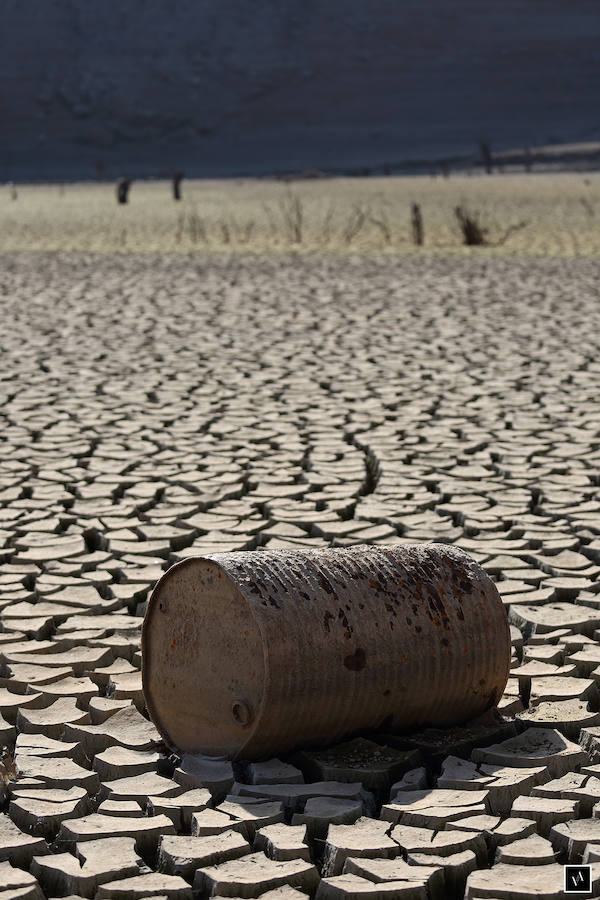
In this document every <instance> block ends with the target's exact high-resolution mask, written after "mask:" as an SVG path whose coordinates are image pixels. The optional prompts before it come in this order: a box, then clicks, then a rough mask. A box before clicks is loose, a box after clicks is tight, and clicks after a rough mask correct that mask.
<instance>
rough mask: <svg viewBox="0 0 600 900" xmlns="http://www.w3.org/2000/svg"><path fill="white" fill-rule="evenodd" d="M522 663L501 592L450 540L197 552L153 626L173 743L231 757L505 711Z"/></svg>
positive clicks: (159, 702) (167, 590)
mask: <svg viewBox="0 0 600 900" xmlns="http://www.w3.org/2000/svg"><path fill="white" fill-rule="evenodd" d="M509 667H510V632H509V626H508V621H507V616H506V612H505V610H504V607H503V605H502V601H501V600H500V597H499V595H498V591H497V590H496V587H495V585H494V583H493V582H492V581H491V579H490V578H489V577H488V575H486V573H485V572H484V571H483V569H482V568H481V567H480V566H479V565H478V564H477V563H476V562H475V561H474V560H472V559H471V558H470V557H469V556H468V555H467V554H466V553H464V552H463V551H461V550H459V549H457V548H456V547H452V546H449V545H446V544H422V545H393V546H355V547H350V548H342V549H326V550H312V551H311V550H297V551H296V550H294V551H287V550H276V551H269V550H264V551H251V552H236V553H214V554H210V555H207V556H205V557H192V558H190V559H186V560H184V561H183V562H180V563H178V564H177V565H175V566H173V567H172V568H171V569H169V570H168V572H166V573H165V575H163V577H162V578H161V579H160V581H159V582H158V583H157V585H156V587H155V589H154V591H153V593H152V596H151V599H150V602H149V604H148V609H147V612H146V617H145V620H144V625H143V632H142V675H143V686H144V695H145V698H146V705H147V708H148V712H149V713H150V717H151V719H152V721H153V722H154V724H155V725H156V727H157V728H158V730H159V731H160V733H161V734H162V736H163V738H164V739H165V741H166V743H167V744H168V745H169V746H171V747H173V748H175V749H178V750H182V751H186V752H201V753H206V754H208V755H212V756H219V755H220V756H226V757H228V758H230V759H260V758H264V757H269V756H270V757H272V756H276V755H277V754H279V753H282V752H284V751H286V750H290V749H292V748H294V747H298V746H323V745H325V744H330V743H333V742H335V741H337V740H340V739H341V738H343V737H345V736H347V735H351V734H357V733H360V732H363V733H366V732H368V731H372V730H377V729H381V728H383V729H385V730H386V731H388V732H405V731H407V730H409V729H412V728H418V727H423V726H426V725H431V726H437V727H442V726H449V725H454V724H459V723H461V722H465V721H467V720H469V719H471V718H474V717H476V716H477V715H479V714H480V713H483V712H484V711H485V710H486V709H488V708H490V707H492V706H494V705H496V704H497V702H498V700H499V698H500V696H501V695H502V692H503V691H504V687H505V685H506V682H507V679H508V673H509Z"/></svg>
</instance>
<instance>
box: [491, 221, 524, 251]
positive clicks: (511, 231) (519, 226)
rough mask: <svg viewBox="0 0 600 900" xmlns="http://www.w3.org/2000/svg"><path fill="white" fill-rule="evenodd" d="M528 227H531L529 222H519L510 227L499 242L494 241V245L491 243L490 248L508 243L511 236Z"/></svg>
mask: <svg viewBox="0 0 600 900" xmlns="http://www.w3.org/2000/svg"><path fill="white" fill-rule="evenodd" d="M528 225H529V222H517V224H516V225H510V226H509V228H507V229H506V231H505V232H504V234H503V235H502V237H501V238H499V239H498V240H497V241H494V242H493V243H491V244H490V246H491V247H500V246H501V245H502V244H505V243H506V241H507V240H508V239H509V237H510V236H511V234H515V232H517V231H521V230H522V229H523V228H527V226H528Z"/></svg>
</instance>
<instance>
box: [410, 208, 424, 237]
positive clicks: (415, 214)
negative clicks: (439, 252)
mask: <svg viewBox="0 0 600 900" xmlns="http://www.w3.org/2000/svg"><path fill="white" fill-rule="evenodd" d="M410 224H411V228H412V238H413V244H416V245H417V247H422V246H423V241H424V233H423V216H422V215H421V207H420V206H419V204H418V203H413V204H412V206H411V212H410Z"/></svg>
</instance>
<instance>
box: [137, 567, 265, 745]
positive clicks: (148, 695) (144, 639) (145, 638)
mask: <svg viewBox="0 0 600 900" xmlns="http://www.w3.org/2000/svg"><path fill="white" fill-rule="evenodd" d="M222 555H224V554H221V553H214V554H213V553H206V554H205V555H203V556H188V557H187V558H186V559H182V560H180V561H179V562H177V563H175V564H174V565H173V566H171V567H170V568H169V569H167V571H166V572H163V574H162V575H161V577H160V578H159V579H158V581H157V582H156V584H155V585H154V588H153V589H152V593H151V595H150V598H149V600H148V606H147V608H146V613H145V615H144V620H143V622H142V635H141V650H142V692H143V694H144V702H145V704H146V709H147V711H148V715H149V716H150V720H151V722H152V723H153V725H154V726H155V728H156V730H157V731H158V733H159V734H160V736H161V737H162V739H163V741H164V743H165V744H166V746H167V747H169V749H170V750H173V751H175V752H176V753H182V752H183V753H186V752H188V751H182V750H181V748H180V747H178V746H177V745H176V744H174V743H173V741H172V740H171V738H170V736H169V733H168V732H167V730H166V729H165V727H164V726H163V724H162V721H161V719H160V717H159V715H158V712H157V710H156V707H155V705H154V703H153V700H152V692H151V689H150V684H149V679H148V675H147V665H148V664H147V662H145V660H147V659H148V658H149V657H148V653H147V652H146V650H147V649H148V644H149V632H150V619H151V616H152V614H153V613H154V611H155V606H156V602H157V600H158V596H159V593H160V591H161V589H162V588H164V585H165V583H166V581H167V577H168V576H169V577H171V576H172V574H173V572H174V571H175V570H176V569H177V570H181V569H182V568H183V567H193V566H194V565H196V564H197V563H199V562H211V563H213V564H214V565H216V566H217V567H218V568H219V569H220V570H221V571H222V572H223V574H224V575H226V576H227V577H228V578H229V581H230V583H231V586H232V587H233V588H234V589H235V590H236V592H237V593H238V595H239V596H240V598H241V599H242V601H243V602H244V603H245V604H246V606H247V607H248V609H249V611H250V613H251V615H252V619H253V621H254V623H255V625H256V627H257V629H258V632H259V636H260V641H261V646H262V651H263V666H264V683H263V692H262V698H261V703H260V707H259V708H258V710H257V712H256V715H255V717H254V722H253V724H252V726H251V728H250V730H249V731H248V734H247V735H246V740H245V741H244V743H243V744H242V745H241V747H240V748H239V750H237V751H236V752H235V754H233V756H232V757H231V758H232V759H243V756H242V754H243V751H244V749H245V747H247V746H248V744H249V742H250V741H251V740H252V738H253V736H254V733H255V732H256V730H257V728H258V726H259V725H260V722H261V718H262V714H263V709H264V706H265V696H266V685H267V684H268V680H269V666H268V659H267V650H266V643H265V634H264V630H263V627H262V625H261V622H260V620H259V618H258V617H257V616H256V614H255V612H254V609H253V608H252V604H251V603H249V602H248V599H247V597H246V596H245V595H244V592H243V591H242V590H240V587H239V585H237V584H236V583H235V581H234V580H233V579H232V578H231V577H230V576H229V573H228V571H227V568H226V567H225V566H223V564H222V563H221V562H220V560H219V557H220V556H222ZM202 755H203V756H210V754H207V753H204V754H202Z"/></svg>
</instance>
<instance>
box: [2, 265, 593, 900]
mask: <svg viewBox="0 0 600 900" xmlns="http://www.w3.org/2000/svg"><path fill="white" fill-rule="evenodd" d="M1 271H2V275H1V280H0V284H1V294H0V307H1V316H2V322H3V325H4V327H3V329H2V333H1V335H0V347H1V352H2V355H1V359H2V368H1V371H0V422H1V424H0V621H1V630H0V740H1V742H2V744H3V746H4V748H5V749H4V758H3V764H2V765H3V781H4V782H5V783H4V786H3V787H2V796H1V802H2V806H1V808H0V898H1V900H13V898H15V900H16V898H44V897H48V898H54V897H61V896H63V897H64V896H71V897H86V898H144V897H149V896H152V897H157V896H164V897H168V898H186V897H187V898H190V897H193V896H196V897H200V898H203V897H207V896H227V897H245V898H253V897H259V896H264V895H267V894H268V895H269V896H270V897H273V898H275V897H277V898H282V900H283V898H286V897H290V898H292V900H293V898H295V900H299V897H298V895H299V894H300V895H302V894H304V895H314V894H316V896H317V897H318V898H319V900H328V898H354V897H358V896H360V897H364V898H365V900H366V898H380V897H381V896H383V895H385V897H389V898H390V900H392V898H396V897H397V898H411V900H412V898H429V900H432V898H446V897H456V898H461V897H463V896H466V897H467V898H473V900H475V898H484V897H487V898H506V900H508V898H530V897H540V896H544V897H548V898H553V897H561V896H562V889H563V870H562V863H564V862H566V861H571V862H578V861H581V860H583V861H584V862H587V861H589V862H592V863H593V864H594V863H595V866H594V875H595V879H596V881H595V887H594V890H595V892H596V894H597V893H598V892H600V865H599V864H598V862H597V860H600V696H599V694H598V681H599V678H600V578H599V576H600V486H599V485H600V472H599V468H600V466H599V463H600V404H599V401H598V385H599V380H600V379H599V376H600V361H599V354H598V350H599V345H600V327H599V326H600V306H599V304H598V288H597V285H598V283H599V281H600V279H599V276H600V264H599V263H598V262H596V261H594V260H591V259H587V260H584V259H579V260H577V259H575V260H553V259H538V260H527V261H519V260H518V259H508V258H504V259H490V258H479V259H478V258H477V257H476V256H475V255H471V256H465V257H464V258H456V257H454V258H452V259H450V258H448V259H444V258H443V257H436V258H424V259H419V258H416V257H411V258H404V259H402V260H394V259H392V258H390V257H387V258H380V259H377V258H370V259H361V258H359V257H350V258H347V259H333V258H329V259H327V258H322V259H308V258H304V259H299V258H292V257H280V258H278V259H272V258H271V259H268V258H236V257H232V258H231V259H225V258H220V259H212V260H211V259H204V260H199V259H194V258H191V257H190V258H186V257H183V256H180V257H177V258H169V257H162V258H154V257H136V256H119V257H118V258H116V257H110V256H92V255H87V256H86V255H83V254H82V255H45V254H17V255H15V256H12V257H7V256H5V257H2V259H1ZM431 540H435V541H443V542H448V543H452V544H456V545H457V546H460V547H462V548H463V549H464V550H466V551H467V552H468V553H469V554H471V555H472V556H473V557H474V558H475V559H476V560H477V561H478V562H479V563H480V564H481V565H482V566H483V568H484V569H485V570H486V571H487V572H488V573H489V574H490V575H491V576H492V577H493V578H494V579H495V580H496V581H497V586H498V589H499V591H500V594H501V596H502V599H503V602H504V603H505V604H506V608H507V612H508V616H509V621H510V623H511V633H512V639H513V662H512V668H511V674H510V678H509V681H508V684H507V687H506V691H505V693H504V696H503V697H502V700H501V702H500V713H501V717H499V716H498V717H496V716H492V715H489V716H487V717H485V718H483V719H481V720H479V721H477V722H474V723H470V724H469V725H467V726H465V727H462V728H454V729H450V730H447V731H436V730H434V729H429V730H426V731H423V732H421V733H419V734H413V735H408V736H397V735H396V736H394V735H368V736H365V737H364V738H360V739H356V740H354V741H349V742H346V743H344V744H342V745H340V746H337V747H334V748H330V749H327V750H323V751H319V752H315V751H313V752H309V751H302V752H297V753H292V754H289V755H287V756H285V758H282V759H276V760H266V761H264V762H256V763H251V764H246V763H234V764H233V765H231V764H230V763H228V762H225V761H215V760H208V759H202V758H199V757H193V756H186V755H183V756H175V755H173V754H171V753H170V751H169V750H168V749H167V748H166V747H165V746H164V745H163V744H162V743H161V741H160V737H159V735H158V733H157V732H156V730H155V728H154V726H153V725H152V724H151V723H150V722H149V721H148V718H147V716H146V713H145V706H144V697H143V692H142V685H141V676H140V627H141V622H142V616H143V613H144V610H145V603H146V600H147V597H148V593H149V591H150V590H151V588H152V586H153V585H154V583H155V582H156V580H157V579H158V578H159V577H160V575H161V574H162V573H163V572H164V571H165V570H166V569H167V568H168V567H169V566H170V565H172V564H173V563H174V562H176V561H178V560H180V559H182V558H184V557H186V556H190V555H194V554H203V553H207V552H214V551H219V550H236V549H256V548H262V547H268V548H270V549H277V548H296V547H315V548H317V547H325V546H339V547H341V546H350V545H353V544H359V543H383V544H388V543H394V542H397V541H404V542H421V541H431Z"/></svg>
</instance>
